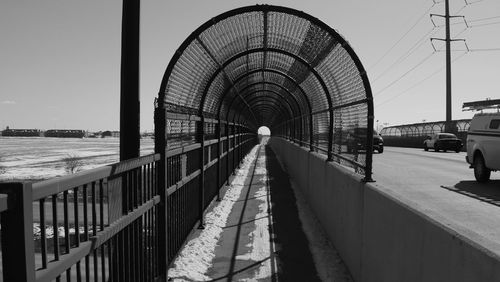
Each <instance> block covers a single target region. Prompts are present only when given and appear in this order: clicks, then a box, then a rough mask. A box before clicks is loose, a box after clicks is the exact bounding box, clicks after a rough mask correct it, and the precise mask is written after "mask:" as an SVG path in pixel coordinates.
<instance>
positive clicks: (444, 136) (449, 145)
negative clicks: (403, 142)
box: [424, 133, 463, 153]
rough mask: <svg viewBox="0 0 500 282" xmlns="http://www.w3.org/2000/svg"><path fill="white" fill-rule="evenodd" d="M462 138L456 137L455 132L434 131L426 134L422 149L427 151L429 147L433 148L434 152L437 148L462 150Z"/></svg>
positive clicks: (437, 150)
mask: <svg viewBox="0 0 500 282" xmlns="http://www.w3.org/2000/svg"><path fill="white" fill-rule="evenodd" d="M462 146H463V143H462V140H460V139H458V138H457V136H456V135H455V134H452V133H436V134H434V135H432V136H427V139H425V141H424V150H426V151H429V149H434V150H435V151H436V152H439V150H443V151H445V152H446V151H447V150H450V151H455V152H457V153H458V152H460V151H461V150H462Z"/></svg>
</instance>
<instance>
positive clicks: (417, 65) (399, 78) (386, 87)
mask: <svg viewBox="0 0 500 282" xmlns="http://www.w3.org/2000/svg"><path fill="white" fill-rule="evenodd" d="M432 55H434V53H430V54H429V56H427V57H425V58H424V59H423V60H421V61H420V62H419V63H418V64H416V65H415V66H414V67H412V68H411V69H409V70H408V71H407V72H405V73H404V74H403V75H401V76H400V77H398V78H397V79H396V80H394V81H393V82H391V83H389V84H388V85H387V86H385V87H384V88H382V89H381V90H379V91H377V93H375V95H374V96H377V95H378V94H380V93H381V92H382V91H384V90H386V89H388V88H389V87H391V86H392V85H394V84H396V83H397V82H398V81H400V80H401V79H402V78H404V77H405V76H407V75H408V74H409V73H410V72H412V71H413V70H415V69H416V68H418V67H419V66H420V65H422V64H423V63H424V62H425V61H427V60H428V59H429V58H430V57H431V56H432Z"/></svg>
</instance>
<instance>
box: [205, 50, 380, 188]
mask: <svg viewBox="0 0 500 282" xmlns="http://www.w3.org/2000/svg"><path fill="white" fill-rule="evenodd" d="M262 51H263V48H254V49H249V50H246V51H244V52H241V53H238V54H236V55H234V56H232V57H231V58H229V59H228V60H226V61H225V62H224V63H223V65H222V68H225V66H227V65H228V64H230V63H231V62H232V61H234V60H236V59H238V58H240V57H243V56H245V55H248V54H252V53H258V52H262ZM265 51H266V52H269V51H271V52H276V53H280V54H284V55H287V56H290V57H292V58H294V59H295V60H296V61H298V62H300V63H302V64H303V65H304V66H305V67H306V68H307V69H308V70H309V71H310V73H311V74H313V75H314V77H315V78H316V80H317V81H318V82H319V83H320V86H321V88H322V89H323V93H324V94H325V97H326V101H327V103H328V108H327V109H326V110H328V111H329V131H328V144H329V146H328V154H327V161H332V160H333V155H332V148H331V147H332V146H331V144H332V142H333V121H334V120H333V118H334V115H333V111H334V108H333V103H332V100H331V98H332V97H331V95H330V92H329V90H328V87H327V86H326V84H325V82H324V81H323V79H322V78H321V76H320V75H319V73H318V72H317V71H316V70H315V69H314V68H313V67H312V66H311V65H309V63H308V62H307V61H305V60H304V59H302V58H301V57H300V56H298V55H295V54H293V53H290V52H287V51H283V50H280V49H276V48H266V49H265ZM219 72H220V71H216V72H214V74H213V75H212V77H211V79H210V80H209V83H207V86H208V85H210V84H211V81H213V80H214V79H215V77H216V76H217V75H218V73H219ZM277 73H281V72H280V71H277ZM241 77H243V76H241ZM288 77H289V76H288ZM290 78H291V77H290ZM291 80H292V81H293V82H294V84H297V85H298V82H297V81H295V80H294V79H291ZM235 85H236V84H235V83H234V84H232V87H230V88H228V89H227V90H226V91H225V92H224V94H223V95H222V97H220V98H219V100H220V104H219V109H218V117H219V119H220V118H221V114H222V112H221V108H222V105H223V102H222V101H224V100H225V97H226V95H227V93H229V92H230V90H231V89H233V88H234V86H235ZM299 86H300V85H299ZM207 89H208V88H207ZM300 89H301V91H302V93H305V91H304V90H303V88H302V87H300ZM206 91H207V92H208V90H206ZM205 96H206V95H204V97H202V101H203V103H204V102H205V99H206V97H205ZM306 97H307V95H306ZM370 101H371V100H368V102H370ZM311 114H312V113H311ZM226 118H227V117H226ZM310 120H311V123H312V120H313V118H312V117H311V118H310ZM372 127H373V125H372ZM310 131H312V124H311V126H310ZM309 136H310V138H313V136H314V135H313V134H310V135H309ZM370 140H371V141H370V142H371V143H370V144H372V145H371V146H373V139H370ZM309 143H310V150H311V151H312V150H313V141H312V140H311V141H310V142H309ZM367 154H370V152H368V153H367ZM370 177H371V169H370ZM365 178H366V177H365Z"/></svg>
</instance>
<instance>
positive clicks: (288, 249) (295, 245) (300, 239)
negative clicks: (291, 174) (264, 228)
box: [265, 146, 319, 281]
mask: <svg viewBox="0 0 500 282" xmlns="http://www.w3.org/2000/svg"><path fill="white" fill-rule="evenodd" d="M265 151H266V167H267V171H268V173H269V184H268V185H269V190H270V194H271V195H270V196H271V213H272V216H273V224H272V231H273V232H274V243H275V245H276V246H277V252H276V255H277V261H278V278H279V280H281V281H319V278H318V276H317V273H316V268H315V266H314V262H313V259H312V255H311V251H310V250H309V247H308V241H307V238H306V235H305V234H304V232H303V231H302V224H301V222H300V219H299V213H298V210H297V205H296V199H295V195H294V193H293V190H292V188H291V185H290V180H289V178H288V175H287V174H286V173H285V172H284V171H283V170H282V168H281V166H280V164H279V162H278V160H277V158H276V155H275V154H274V152H273V151H272V150H271V148H270V147H269V146H266V147H265Z"/></svg>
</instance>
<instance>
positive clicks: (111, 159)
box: [0, 137, 154, 181]
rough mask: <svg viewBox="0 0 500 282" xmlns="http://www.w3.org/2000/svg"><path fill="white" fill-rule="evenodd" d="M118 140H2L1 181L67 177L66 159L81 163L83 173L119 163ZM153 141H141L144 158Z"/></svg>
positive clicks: (7, 138) (28, 138)
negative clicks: (71, 158)
mask: <svg viewBox="0 0 500 282" xmlns="http://www.w3.org/2000/svg"><path fill="white" fill-rule="evenodd" d="M119 144H120V139H119V138H82V139H81V138H47V137H0V181H11V180H41V179H47V178H52V177H56V176H62V175H66V174H67V172H66V170H65V162H64V161H63V159H64V158H66V157H68V156H70V155H71V156H75V157H77V158H79V159H80V160H81V167H80V170H87V169H92V168H95V167H99V166H103V165H106V164H111V163H115V162H118V160H119V149H120V145H119ZM153 151H154V140H153V139H151V138H143V139H141V155H146V154H150V153H153Z"/></svg>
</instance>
